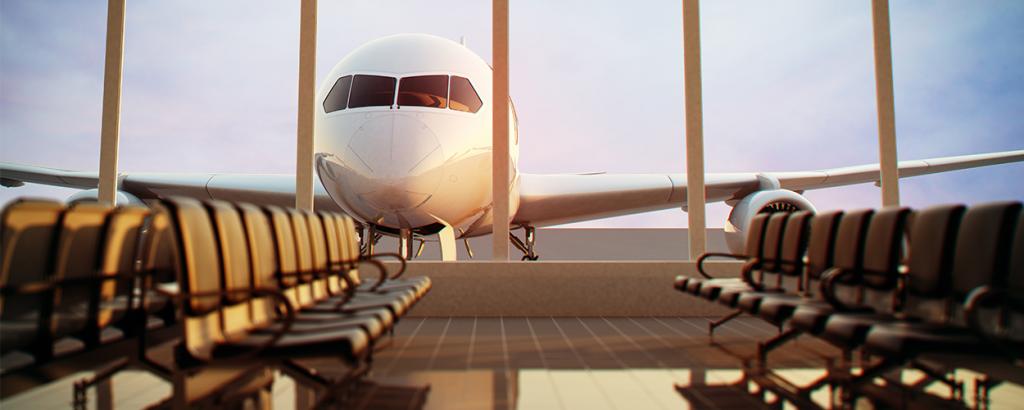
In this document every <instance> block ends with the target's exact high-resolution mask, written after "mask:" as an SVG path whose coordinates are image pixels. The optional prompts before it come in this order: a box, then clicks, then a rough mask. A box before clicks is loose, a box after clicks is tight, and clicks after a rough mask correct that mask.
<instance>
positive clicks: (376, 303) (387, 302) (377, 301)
mask: <svg viewBox="0 0 1024 410" xmlns="http://www.w3.org/2000/svg"><path fill="white" fill-rule="evenodd" d="M336 304H337V300H336V299H334V298H332V299H327V300H325V301H322V302H320V303H317V304H315V305H313V306H310V307H308V308H305V309H303V312H327V313H337V312H338V310H337V309H336V308H335V305H336ZM372 308H387V309H388V310H389V311H390V312H391V314H392V315H393V316H395V318H398V317H401V316H404V315H405V311H406V306H405V304H403V303H402V301H401V300H398V299H395V298H366V297H363V298H359V299H357V298H352V300H350V301H348V302H347V303H345V304H344V305H343V306H342V310H343V311H345V312H355V311H361V310H366V309H372Z"/></svg>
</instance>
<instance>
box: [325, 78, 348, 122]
mask: <svg viewBox="0 0 1024 410" xmlns="http://www.w3.org/2000/svg"><path fill="white" fill-rule="evenodd" d="M345 77H350V79H349V80H348V94H346V95H345V106H344V107H341V108H339V109H337V110H334V111H327V107H325V106H324V104H327V99H328V98H330V97H331V92H333V91H334V87H337V86H338V81H341V79H342V78H345ZM355 78H356V75H355V74H345V75H342V76H338V78H337V79H336V80H334V84H331V88H330V89H328V90H327V94H324V97H323V98H322V99H321V101H320V108H321V109H323V110H324V115H334V114H337V113H339V112H342V111H345V110H348V109H349V108H348V98H349V96H351V95H352V81H354V80H355Z"/></svg>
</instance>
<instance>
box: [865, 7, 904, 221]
mask: <svg viewBox="0 0 1024 410" xmlns="http://www.w3.org/2000/svg"><path fill="white" fill-rule="evenodd" d="M871 22H872V25H873V28H874V30H873V31H874V37H875V96H876V99H877V105H878V162H879V167H880V169H881V176H880V177H879V183H880V185H881V187H882V206H899V204H900V180H899V168H898V167H897V165H896V108H895V102H894V96H893V87H892V39H891V36H890V33H889V0H872V1H871Z"/></svg>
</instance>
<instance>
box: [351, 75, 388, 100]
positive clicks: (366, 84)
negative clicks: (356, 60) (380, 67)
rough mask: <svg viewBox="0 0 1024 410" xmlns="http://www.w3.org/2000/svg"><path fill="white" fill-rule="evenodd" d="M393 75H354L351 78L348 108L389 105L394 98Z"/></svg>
mask: <svg viewBox="0 0 1024 410" xmlns="http://www.w3.org/2000/svg"><path fill="white" fill-rule="evenodd" d="M396 81H397V80H395V78H394V77H384V76H380V75H363V74H359V75H356V76H355V78H353V79H352V94H351V95H350V96H349V97H348V108H359V107H377V106H391V103H392V102H394V100H395V82H396Z"/></svg>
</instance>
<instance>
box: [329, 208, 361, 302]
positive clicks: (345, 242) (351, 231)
mask: <svg viewBox="0 0 1024 410" xmlns="http://www.w3.org/2000/svg"><path fill="white" fill-rule="evenodd" d="M335 221H336V223H337V225H338V240H339V241H341V245H342V253H341V255H342V258H343V259H344V260H345V262H346V263H347V264H348V268H347V269H348V277H349V280H350V281H352V283H353V284H354V285H355V286H359V285H360V284H361V283H362V279H361V278H360V277H359V271H358V270H357V268H358V265H357V264H356V261H357V260H359V256H360V255H359V239H358V238H356V225H355V221H353V220H352V218H351V217H349V216H347V215H339V214H335Z"/></svg>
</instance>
